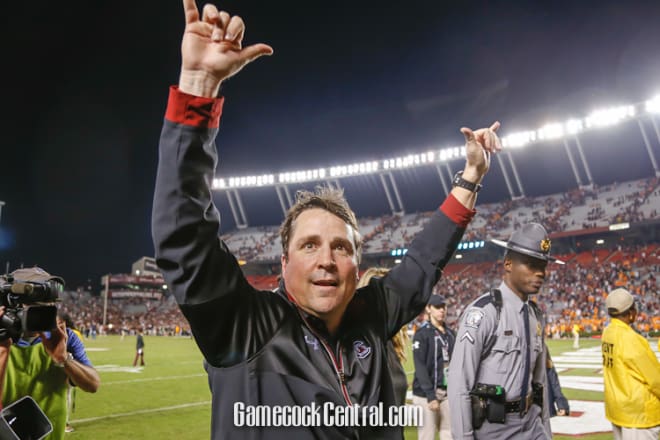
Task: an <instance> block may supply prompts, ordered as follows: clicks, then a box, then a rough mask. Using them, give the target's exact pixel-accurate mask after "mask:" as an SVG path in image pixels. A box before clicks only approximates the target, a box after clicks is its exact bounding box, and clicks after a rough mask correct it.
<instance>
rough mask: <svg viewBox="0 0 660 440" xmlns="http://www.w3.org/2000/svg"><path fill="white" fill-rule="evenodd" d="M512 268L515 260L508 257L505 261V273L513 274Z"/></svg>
mask: <svg viewBox="0 0 660 440" xmlns="http://www.w3.org/2000/svg"><path fill="white" fill-rule="evenodd" d="M512 267H513V260H512V259H511V257H506V258H505V259H504V271H505V272H507V273H509V272H511V269H512Z"/></svg>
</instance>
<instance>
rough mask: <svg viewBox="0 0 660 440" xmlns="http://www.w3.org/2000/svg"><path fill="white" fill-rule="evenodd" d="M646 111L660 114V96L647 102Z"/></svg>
mask: <svg viewBox="0 0 660 440" xmlns="http://www.w3.org/2000/svg"><path fill="white" fill-rule="evenodd" d="M646 111H647V112H649V113H660V95H657V96H656V97H654V98H651V99H649V100H648V101H646Z"/></svg>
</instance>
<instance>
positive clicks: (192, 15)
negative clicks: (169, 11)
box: [183, 0, 199, 24]
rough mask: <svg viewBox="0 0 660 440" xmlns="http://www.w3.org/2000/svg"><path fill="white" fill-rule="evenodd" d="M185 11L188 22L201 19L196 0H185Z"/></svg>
mask: <svg viewBox="0 0 660 440" xmlns="http://www.w3.org/2000/svg"><path fill="white" fill-rule="evenodd" d="M183 12H184V14H185V15H186V24H190V23H194V22H196V21H199V11H198V10H197V4H196V3H195V0H183Z"/></svg>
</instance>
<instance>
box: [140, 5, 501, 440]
mask: <svg viewBox="0 0 660 440" xmlns="http://www.w3.org/2000/svg"><path fill="white" fill-rule="evenodd" d="M183 3H184V9H185V16H186V29H185V32H184V36H183V42H182V46H181V47H182V68H181V75H180V78H179V85H178V87H172V88H171V90H170V97H169V101H168V107H167V112H166V115H165V121H164V125H163V130H162V133H161V139H160V146H159V149H160V158H159V163H158V176H157V182H156V191H155V195H154V206H153V217H152V229H153V231H152V233H153V239H154V245H155V250H156V258H157V263H158V266H159V268H160V269H161V271H162V272H163V276H164V277H165V279H166V281H167V283H168V285H169V287H170V289H171V291H172V292H173V294H174V295H175V297H176V299H177V301H178V302H179V305H180V307H181V310H182V312H183V314H184V315H185V316H186V318H187V319H188V321H189V322H190V325H191V329H192V332H193V335H194V337H195V340H196V342H197V344H198V346H199V347H200V350H201V351H202V353H203V355H204V358H205V366H206V369H207V372H208V375H209V384H210V387H211V391H212V394H213V398H212V419H213V420H212V437H213V438H214V439H220V438H232V439H241V438H250V439H253V438H283V439H292V438H296V439H312V438H314V439H325V438H327V439H336V438H358V437H359V438H360V439H365V438H381V439H387V438H402V426H404V425H406V421H405V420H401V419H400V418H399V419H396V416H397V415H401V413H400V412H399V413H397V412H396V411H394V414H393V413H392V411H390V410H391V409H392V408H394V409H395V410H396V407H394V404H395V402H396V399H395V397H396V396H395V391H394V387H393V384H392V380H391V374H390V370H389V367H388V363H387V361H386V357H387V353H386V350H385V349H384V347H385V346H386V342H387V341H388V340H389V339H390V338H391V337H392V336H393V335H394V334H395V333H396V332H397V331H399V329H400V328H401V326H402V325H403V324H405V323H407V322H409V321H410V320H411V319H412V318H413V317H414V316H416V315H417V314H419V312H420V311H421V310H422V309H423V307H424V305H425V304H426V302H427V300H428V298H429V296H430V295H431V290H432V287H433V285H435V283H436V282H437V280H438V278H439V276H440V274H441V270H442V268H443V267H444V265H445V264H446V263H447V261H448V260H449V258H450V257H451V255H452V253H453V251H454V250H455V248H456V245H457V243H458V242H459V241H460V239H461V237H462V235H463V232H464V230H465V227H466V226H467V224H468V222H469V221H470V219H471V218H472V216H473V215H474V212H475V211H474V210H473V209H472V208H473V206H474V203H475V200H476V192H477V191H478V190H479V188H480V186H481V185H480V183H481V179H482V178H483V176H484V175H485V174H486V172H487V170H488V167H489V164H490V153H491V152H495V151H498V150H499V149H500V143H499V139H498V138H497V135H496V134H495V131H496V130H497V128H498V127H499V123H495V124H494V125H493V126H492V127H491V128H488V129H481V130H476V131H472V130H470V129H468V128H463V129H462V130H461V131H462V132H463V134H464V136H465V138H466V154H467V160H466V165H465V168H464V170H463V173H462V174H459V175H457V176H456V178H455V187H454V189H453V190H452V191H451V194H450V195H449V196H448V197H447V199H446V200H445V202H444V203H443V204H442V206H441V207H440V209H438V210H437V211H436V213H435V214H434V215H433V216H432V218H430V219H429V222H428V223H427V225H426V227H425V228H424V230H423V231H422V232H420V233H419V235H418V236H417V237H416V238H415V240H413V242H412V243H411V245H410V246H409V247H408V248H409V251H408V253H407V255H406V256H405V257H404V258H403V259H402V262H401V263H400V264H399V265H397V266H396V267H394V268H393V269H392V270H391V271H390V272H389V273H388V274H387V275H386V276H384V277H383V278H376V279H374V280H372V281H371V282H370V283H369V285H367V286H365V287H363V288H360V289H357V290H356V284H357V280H358V264H359V261H360V250H361V244H362V240H361V237H360V234H359V232H358V230H357V220H356V218H355V214H354V213H353V211H352V210H351V209H350V207H349V206H348V204H347V203H346V200H345V199H344V197H343V195H342V192H341V191H337V190H331V189H328V188H325V189H321V190H318V191H316V192H309V191H305V192H301V193H299V194H298V196H297V200H296V203H295V204H294V206H293V207H292V208H291V209H290V210H289V212H288V214H287V216H286V218H285V220H284V223H283V225H282V228H281V234H280V235H281V239H282V256H281V264H282V277H281V283H280V287H279V288H278V289H277V290H276V291H275V292H271V291H259V290H256V289H255V288H253V287H252V286H251V285H250V284H249V283H248V281H247V280H246V278H245V276H244V275H243V273H242V271H241V268H240V266H239V264H238V262H237V261H236V258H235V257H234V256H233V255H232V254H231V252H230V251H229V250H228V248H227V246H226V245H225V243H223V242H222V241H221V240H220V239H219V238H218V237H219V235H220V217H219V214H218V211H217V210H216V208H215V206H214V205H213V201H212V197H211V191H212V190H211V182H212V180H213V177H214V172H215V166H216V164H217V162H218V156H217V151H216V148H215V144H214V142H215V137H216V135H217V133H218V126H219V119H220V113H221V110H222V105H223V99H222V98H217V95H218V92H219V89H220V84H221V83H222V82H223V80H225V79H226V78H228V77H230V76H232V75H233V74H235V73H236V72H238V71H239V70H240V69H241V68H242V67H244V66H245V65H246V64H247V63H249V62H251V61H253V60H254V59H256V58H257V57H259V56H262V55H267V54H270V53H272V49H271V48H270V47H269V46H267V45H265V44H255V45H252V46H247V47H242V39H243V35H244V31H245V27H244V24H243V21H242V20H241V18H240V17H237V16H234V17H231V16H230V15H229V14H227V13H226V12H224V11H218V10H217V9H216V8H215V7H214V6H213V5H209V4H207V5H206V6H205V7H204V10H203V13H202V15H201V17H200V14H199V12H198V10H197V7H196V5H195V1H194V0H184V2H183ZM360 408H363V409H364V408H367V409H374V408H375V409H376V410H378V409H379V408H382V410H381V411H380V414H379V415H381V416H383V418H384V420H383V423H380V424H379V423H371V420H372V419H371V418H370V417H365V413H364V411H361V412H360V413H359V414H358V415H357V417H355V418H349V419H347V418H345V417H340V416H341V414H345V413H346V412H347V411H349V410H356V409H360ZM269 409H273V411H275V410H277V414H275V413H268V414H264V412H268V411H269ZM317 410H318V411H317ZM283 412H284V413H286V414H285V415H287V414H288V415H292V414H293V415H294V416H296V415H297V416H304V420H300V418H298V419H297V421H298V423H290V422H295V421H296V420H292V419H291V418H288V419H286V418H284V417H282V416H283ZM278 414H279V415H278ZM260 415H264V417H263V418H261V417H259V416H260ZM317 415H319V417H318V418H317V417H316V416H317ZM391 415H394V416H395V418H394V419H392V418H391V417H390V416H391ZM271 416H272V417H271ZM300 422H302V423H300ZM306 422H310V423H306ZM385 423H387V424H388V425H387V426H385ZM277 425H280V426H277ZM275 426H276V427H275Z"/></svg>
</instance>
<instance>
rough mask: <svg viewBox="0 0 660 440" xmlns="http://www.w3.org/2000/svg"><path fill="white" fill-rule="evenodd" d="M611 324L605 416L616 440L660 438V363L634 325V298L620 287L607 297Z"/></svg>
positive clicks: (605, 344)
mask: <svg viewBox="0 0 660 440" xmlns="http://www.w3.org/2000/svg"><path fill="white" fill-rule="evenodd" d="M605 306H606V307H607V313H608V314H609V316H610V317H611V321H610V324H609V325H608V326H607V327H605V330H604V331H603V336H602V352H603V376H604V383H605V416H606V417H607V419H608V420H609V421H610V422H612V430H613V434H614V439H615V440H633V439H634V440H645V439H648V440H657V439H658V437H659V436H660V362H658V359H657V358H656V357H655V354H654V353H653V351H652V350H651V346H650V345H649V343H648V341H647V340H646V339H644V337H642V336H641V335H639V334H638V333H637V332H636V331H635V330H634V329H633V328H632V327H631V324H632V323H633V322H635V318H636V317H637V309H636V307H635V299H634V298H633V296H632V295H631V294H630V292H628V291H627V290H625V289H623V288H618V289H615V290H614V291H612V292H611V293H610V294H609V295H608V296H607V299H606V300H605Z"/></svg>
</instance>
